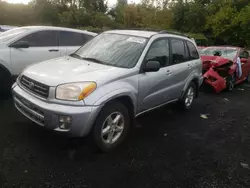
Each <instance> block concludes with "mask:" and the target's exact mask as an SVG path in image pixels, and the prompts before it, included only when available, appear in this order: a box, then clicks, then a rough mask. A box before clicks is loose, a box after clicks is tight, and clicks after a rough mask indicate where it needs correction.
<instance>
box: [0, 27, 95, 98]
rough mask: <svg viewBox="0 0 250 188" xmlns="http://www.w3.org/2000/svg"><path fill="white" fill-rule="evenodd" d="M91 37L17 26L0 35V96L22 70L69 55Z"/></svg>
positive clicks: (79, 32) (72, 31)
mask: <svg viewBox="0 0 250 188" xmlns="http://www.w3.org/2000/svg"><path fill="white" fill-rule="evenodd" d="M2 27H3V26H2ZM6 27H7V26H6ZM9 28H10V27H9ZM94 36H96V34H95V33H92V32H88V31H83V30H77V29H69V28H62V27H52V26H27V27H18V28H11V29H10V30H8V31H5V32H3V33H1V34H0V96H2V95H6V94H8V93H10V91H11V84H12V83H13V82H12V80H15V79H16V78H17V76H18V75H19V74H20V73H21V72H22V71H23V69H24V68H25V67H27V66H29V65H31V64H33V63H38V62H41V61H45V60H48V59H53V58H57V57H61V56H65V55H69V54H70V53H72V52H74V51H76V50H77V49H78V48H80V47H81V46H82V45H83V44H84V43H86V42H87V41H88V40H90V39H92V38H93V37H94Z"/></svg>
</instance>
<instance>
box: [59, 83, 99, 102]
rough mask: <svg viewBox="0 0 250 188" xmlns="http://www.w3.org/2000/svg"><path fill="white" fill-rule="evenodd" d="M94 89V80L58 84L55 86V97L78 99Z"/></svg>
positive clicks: (81, 98)
mask: <svg viewBox="0 0 250 188" xmlns="http://www.w3.org/2000/svg"><path fill="white" fill-rule="evenodd" d="M95 89H96V83H95V82H80V83H69V84H63V85H59V86H57V88H56V98H57V99H60V100H71V101H80V100H83V99H84V98H86V97H87V96H88V95H89V94H90V93H92V92H93V91H94V90H95Z"/></svg>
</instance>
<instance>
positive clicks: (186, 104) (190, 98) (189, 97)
mask: <svg viewBox="0 0 250 188" xmlns="http://www.w3.org/2000/svg"><path fill="white" fill-rule="evenodd" d="M196 92H197V91H196V85H195V84H194V83H193V82H192V83H191V84H190V85H189V86H188V88H187V90H186V91H185V93H184V95H183V97H182V99H181V100H180V106H181V109H182V110H185V111H187V110H190V109H191V108H192V105H193V102H194V99H195V95H196Z"/></svg>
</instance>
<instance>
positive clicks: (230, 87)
mask: <svg viewBox="0 0 250 188" xmlns="http://www.w3.org/2000/svg"><path fill="white" fill-rule="evenodd" d="M234 83H235V77H234V75H232V76H230V77H228V78H227V83H226V84H227V91H228V92H232V91H233V89H234V85H235V84H234Z"/></svg>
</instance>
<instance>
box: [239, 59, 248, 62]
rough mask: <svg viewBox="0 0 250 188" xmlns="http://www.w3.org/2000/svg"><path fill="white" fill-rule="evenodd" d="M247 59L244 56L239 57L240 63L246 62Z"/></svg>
mask: <svg viewBox="0 0 250 188" xmlns="http://www.w3.org/2000/svg"><path fill="white" fill-rule="evenodd" d="M247 61H248V59H246V58H241V59H240V62H241V63H247Z"/></svg>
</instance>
